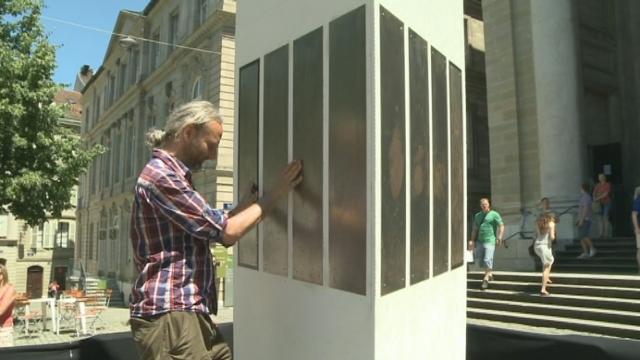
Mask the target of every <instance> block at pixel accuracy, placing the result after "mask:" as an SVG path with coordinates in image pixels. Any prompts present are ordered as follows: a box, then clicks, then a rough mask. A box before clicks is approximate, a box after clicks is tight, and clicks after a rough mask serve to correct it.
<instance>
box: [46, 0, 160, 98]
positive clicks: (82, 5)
mask: <svg viewBox="0 0 640 360" xmlns="http://www.w3.org/2000/svg"><path fill="white" fill-rule="evenodd" d="M148 2H149V0H45V2H44V3H45V5H46V6H47V7H46V8H45V10H44V13H43V15H44V16H46V17H50V18H55V19H60V20H64V21H70V22H74V23H79V24H82V25H86V26H90V27H94V28H99V29H103V30H108V31H113V27H114V25H115V24H116V19H117V17H118V12H119V11H120V10H122V9H126V10H134V11H142V10H143V9H144V7H145V6H146V5H147V3H148ZM42 23H43V24H44V27H45V30H46V31H47V33H48V34H49V41H50V42H51V43H53V44H56V45H61V47H59V48H58V51H57V53H56V61H57V63H58V67H57V68H56V72H55V75H54V80H55V82H57V83H62V84H66V86H67V87H73V83H74V81H75V79H76V74H77V73H78V70H79V69H80V67H81V66H82V65H84V64H88V65H91V67H92V68H93V69H94V70H98V67H100V64H102V59H103V57H104V54H105V51H106V49H107V44H108V43H109V38H110V35H109V34H106V33H102V32H98V31H94V30H89V29H83V28H80V27H76V26H72V25H67V24H63V23H60V22H56V21H52V20H47V19H44V18H43V19H42Z"/></svg>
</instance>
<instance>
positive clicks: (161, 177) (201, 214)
mask: <svg viewBox="0 0 640 360" xmlns="http://www.w3.org/2000/svg"><path fill="white" fill-rule="evenodd" d="M226 221H227V220H226V216H225V215H224V213H223V212H222V211H220V210H214V209H212V208H211V207H210V206H209V205H208V204H207V202H206V201H205V199H204V198H203V197H202V196H201V195H200V194H199V193H198V192H196V191H195V189H194V188H193V183H192V182H191V171H190V170H189V169H188V168H187V167H186V166H185V165H184V164H183V163H182V162H181V161H180V160H178V159H176V158H175V157H173V156H172V155H170V154H169V153H167V152H165V151H163V150H160V149H154V150H153V154H152V158H151V160H150V161H149V163H147V165H146V166H145V168H144V169H143V170H142V173H141V174H140V177H139V178H138V182H137V184H136V186H135V200H134V202H133V209H132V212H131V224H132V226H131V241H132V244H133V253H134V262H135V264H136V267H137V269H138V271H139V272H140V274H139V275H138V278H137V279H136V281H135V283H134V284H133V288H132V289H131V296H130V298H129V302H130V304H129V308H130V311H131V316H133V317H148V316H153V315H158V314H162V313H166V312H169V311H192V312H199V313H205V314H208V313H214V314H215V313H216V312H217V310H218V301H217V296H216V289H215V282H214V276H215V272H214V265H213V261H212V258H211V252H210V250H209V246H210V245H211V241H220V240H221V239H222V229H224V227H225V226H226Z"/></svg>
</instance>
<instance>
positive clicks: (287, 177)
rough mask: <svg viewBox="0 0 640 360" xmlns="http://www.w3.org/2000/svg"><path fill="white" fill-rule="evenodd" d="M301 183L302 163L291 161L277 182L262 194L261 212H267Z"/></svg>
mask: <svg viewBox="0 0 640 360" xmlns="http://www.w3.org/2000/svg"><path fill="white" fill-rule="evenodd" d="M301 182H302V161H300V160H293V161H291V162H290V163H289V164H288V165H287V166H286V167H285V168H284V170H283V171H282V174H280V178H279V179H278V181H277V182H276V183H275V184H274V185H273V186H272V187H271V188H270V189H269V191H268V192H266V193H265V194H264V198H263V201H261V205H262V206H264V208H263V210H264V211H267V210H269V209H270V208H271V207H273V205H274V204H275V202H276V201H278V199H280V198H281V197H282V196H284V195H286V194H287V193H288V192H289V191H291V190H292V189H293V188H295V187H296V186H298V185H299V184H300V183H301Z"/></svg>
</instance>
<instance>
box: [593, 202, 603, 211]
mask: <svg viewBox="0 0 640 360" xmlns="http://www.w3.org/2000/svg"><path fill="white" fill-rule="evenodd" d="M591 210H592V211H593V213H594V214H600V213H601V212H602V205H600V202H599V201H594V202H592V203H591Z"/></svg>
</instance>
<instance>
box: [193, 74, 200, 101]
mask: <svg viewBox="0 0 640 360" xmlns="http://www.w3.org/2000/svg"><path fill="white" fill-rule="evenodd" d="M201 79H202V78H201V77H200V76H198V77H197V78H196V81H194V82H193V88H192V89H191V99H193V100H199V99H202V80H201Z"/></svg>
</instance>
